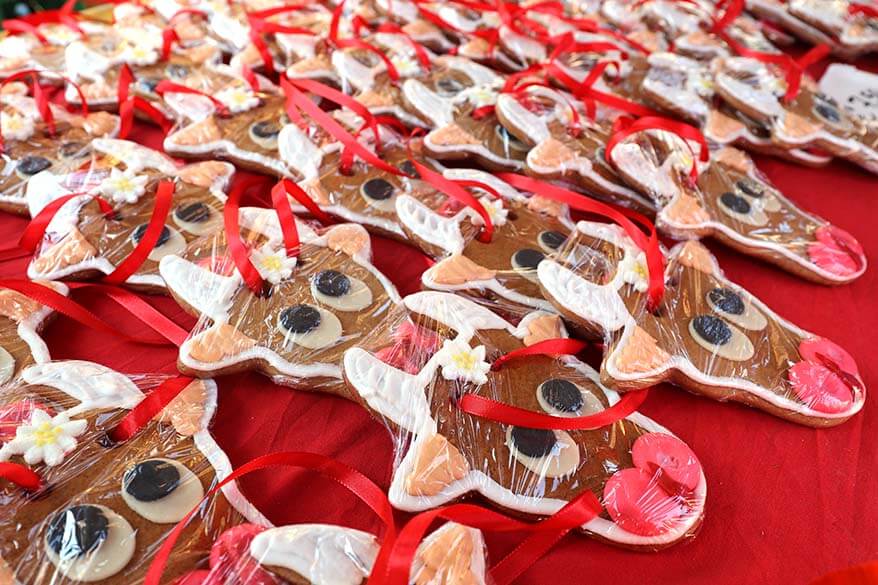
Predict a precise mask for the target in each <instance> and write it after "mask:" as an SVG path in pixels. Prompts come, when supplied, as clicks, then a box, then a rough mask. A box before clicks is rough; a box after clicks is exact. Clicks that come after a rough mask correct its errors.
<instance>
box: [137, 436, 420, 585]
mask: <svg viewBox="0 0 878 585" xmlns="http://www.w3.org/2000/svg"><path fill="white" fill-rule="evenodd" d="M268 467H301V468H304V469H309V470H312V471H316V472H318V473H320V474H321V475H323V476H324V477H328V478H329V479H332V480H333V481H335V482H336V483H338V484H340V485H342V486H343V487H345V488H346V489H348V490H349V491H350V492H351V493H353V494H354V495H355V496H357V497H358V498H359V499H360V500H361V501H363V502H364V503H365V504H366V505H367V506H369V508H371V509H372V511H373V512H375V514H376V515H377V516H378V518H380V519H381V521H382V522H383V523H384V526H385V530H384V536H383V538H382V547H381V551H380V552H379V554H378V558H377V559H376V560H375V564H376V566H379V565H380V566H386V564H387V555H389V554H390V552H391V551H392V546H391V545H392V543H393V542H394V540H395V538H396V524H395V522H394V518H393V509H392V508H391V506H390V502H389V501H388V500H387V496H386V495H385V494H384V491H383V490H382V489H381V488H379V487H378V486H377V485H375V484H374V483H373V482H372V480H370V479H369V478H368V477H366V476H365V475H363V474H362V473H360V472H359V471H357V470H356V469H353V468H351V467H348V466H347V465H345V464H344V463H341V462H339V461H336V460H335V459H332V458H330V457H326V456H324V455H318V454H316V453H303V452H297V451H284V452H279V453H271V454H268V455H263V456H261V457H257V458H256V459H253V460H251V461H249V462H247V463H245V464H244V465H242V466H240V467H239V468H237V469H236V470H234V471H233V472H232V473H231V474H229V476H228V477H227V478H225V479H224V480H222V481H221V482H219V483H218V484H217V485H216V486H214V487H213V488H212V489H211V490H210V491H209V492H207V493H206V494H204V498H202V500H201V502H199V504H198V505H197V506H195V507H194V508H193V509H192V511H190V512H189V513H188V514H187V515H186V517H185V518H183V519H182V520H181V521H180V522H179V523H178V524H177V525H176V526H175V527H174V529H173V530H171V532H170V533H169V534H168V537H167V538H166V539H165V542H164V543H163V544H162V546H161V548H160V549H159V550H158V551H157V552H156V554H155V557H154V558H153V560H152V562H151V563H150V566H149V569H148V570H147V572H146V576H145V577H144V580H143V583H144V585H161V579H162V573H164V570H165V567H166V566H167V564H168V559H170V557H171V554H172V552H173V550H174V545H175V544H176V543H177V539H179V538H180V534H182V532H183V530H184V529H185V528H186V525H187V524H188V523H189V521H190V520H191V519H192V517H193V516H194V515H195V514H196V513H197V512H198V510H200V509H201V505H202V504H203V503H204V502H206V501H207V499H208V498H210V497H212V496H213V495H214V494H216V493H217V492H218V491H219V490H220V489H221V488H222V487H223V486H225V485H227V484H228V483H230V482H232V481H234V480H236V479H238V478H240V477H243V476H245V475H248V474H250V473H252V472H254V471H258V470H260V469H265V468H268ZM373 574H374V573H373ZM376 582H377V581H376ZM405 585H408V572H406V582H405Z"/></svg>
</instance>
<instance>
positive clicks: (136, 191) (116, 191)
mask: <svg viewBox="0 0 878 585" xmlns="http://www.w3.org/2000/svg"><path fill="white" fill-rule="evenodd" d="M147 181H149V177H147V176H146V175H135V174H134V173H132V172H128V171H126V172H122V171H120V170H119V169H117V168H114V169H113V170H112V171H110V176H109V177H107V178H106V179H104V180H103V182H101V184H100V186H99V187H98V190H99V191H100V192H101V195H104V196H106V197H109V198H111V199H112V200H113V201H115V202H116V203H137V200H138V199H140V196H141V195H143V194H144V193H145V192H146V183H147Z"/></svg>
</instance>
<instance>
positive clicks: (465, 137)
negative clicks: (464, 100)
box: [424, 122, 481, 150]
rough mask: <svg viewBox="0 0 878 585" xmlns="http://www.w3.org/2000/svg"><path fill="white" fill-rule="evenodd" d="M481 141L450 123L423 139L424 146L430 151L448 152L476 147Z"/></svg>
mask: <svg viewBox="0 0 878 585" xmlns="http://www.w3.org/2000/svg"><path fill="white" fill-rule="evenodd" d="M480 144H481V141H480V140H479V139H478V138H476V137H475V136H473V135H472V134H470V133H469V132H467V131H466V130H464V129H463V128H462V127H460V126H459V125H457V124H455V123H454V122H451V123H450V124H446V125H444V126H442V127H440V128H437V129H436V130H433V131H432V132H430V133H429V134H427V136H425V137H424V145H425V146H427V148H430V149H438V150H449V149H453V148H454V147H457V146H478V145H480Z"/></svg>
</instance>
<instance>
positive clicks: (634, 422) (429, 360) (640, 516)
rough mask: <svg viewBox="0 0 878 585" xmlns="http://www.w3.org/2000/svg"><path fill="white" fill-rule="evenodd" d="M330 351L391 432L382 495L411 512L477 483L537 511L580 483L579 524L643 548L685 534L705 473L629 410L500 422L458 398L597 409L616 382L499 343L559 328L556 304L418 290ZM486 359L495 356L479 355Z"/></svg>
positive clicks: (489, 493)
mask: <svg viewBox="0 0 878 585" xmlns="http://www.w3.org/2000/svg"><path fill="white" fill-rule="evenodd" d="M403 304H404V308H405V311H397V312H396V313H395V314H393V315H392V316H390V317H389V318H388V321H386V322H385V325H384V326H383V327H381V328H380V329H376V330H375V331H373V332H371V333H370V335H369V336H367V337H366V338H365V339H364V340H363V342H362V343H361V344H359V345H360V346H359V347H356V348H353V349H349V350H348V351H347V352H346V353H345V355H344V360H343V367H344V376H345V381H346V382H347V384H348V387H349V389H350V391H351V392H352V394H353V395H354V396H353V397H354V398H355V399H356V400H359V401H360V402H362V403H363V404H365V405H366V406H367V407H368V408H369V409H370V410H371V411H372V412H373V413H374V414H375V415H376V416H379V417H381V418H382V419H383V420H384V421H385V422H386V424H387V425H388V427H389V428H390V429H391V430H392V431H393V432H394V434H395V436H396V438H397V445H398V452H397V461H396V465H395V470H394V474H393V478H392V480H391V486H390V490H389V498H390V501H391V503H392V504H393V505H394V506H395V507H397V508H400V509H402V510H407V511H422V510H428V509H431V508H435V507H438V506H441V505H444V504H447V503H449V502H452V501H455V500H458V499H460V498H464V497H468V496H472V495H475V494H479V495H480V496H482V498H483V499H485V500H487V501H488V502H489V503H490V504H491V505H493V506H497V507H500V508H502V509H504V510H506V511H509V512H512V513H513V514H514V515H520V516H523V517H530V518H532V517H539V516H548V515H551V514H553V513H555V512H557V511H558V510H559V509H560V508H561V507H562V506H564V504H565V503H567V502H569V501H570V500H572V499H574V498H575V497H577V496H578V495H580V494H582V493H584V492H585V491H586V490H589V491H591V492H592V493H593V494H594V495H595V496H596V497H597V498H598V499H600V500H601V502H602V505H603V508H604V510H603V512H602V513H601V514H600V515H599V516H598V517H596V518H594V519H592V520H591V521H589V522H588V523H586V524H585V525H584V526H582V530H583V531H585V532H586V533H588V534H590V535H592V536H594V537H596V538H598V539H600V540H603V541H606V542H609V543H611V544H614V545H618V546H623V547H629V548H635V549H643V550H654V549H659V548H663V547H666V546H670V545H672V544H675V543H677V542H679V541H681V540H684V539H686V538H688V537H690V536H692V535H693V534H694V532H695V529H696V528H697V527H698V525H699V524H700V522H701V519H702V515H703V511H704V504H705V497H706V493H707V488H706V482H705V479H704V475H703V473H702V470H701V465H700V464H699V462H698V459H697V457H696V456H695V454H694V453H693V452H692V451H691V450H690V449H689V448H688V447H687V446H686V445H685V444H684V443H683V442H682V441H680V440H679V439H677V438H676V437H674V436H673V435H672V434H671V433H670V432H669V431H668V430H667V429H665V428H663V427H661V426H660V425H658V424H657V423H655V422H653V421H652V420H650V419H648V418H647V417H645V416H643V415H641V414H639V413H633V414H630V415H628V416H627V417H624V418H620V419H619V420H616V422H613V423H612V424H608V425H606V426H601V427H599V428H597V429H594V430H571V431H563V430H554V431H552V430H538V429H532V428H526V427H518V426H509V425H505V424H501V423H499V422H495V421H493V420H491V419H487V418H481V417H477V416H474V415H471V414H468V413H467V412H465V411H463V410H461V409H460V408H459V406H458V404H459V401H460V400H461V398H462V397H463V396H465V395H467V394H474V395H477V396H480V397H483V398H487V399H492V400H496V401H499V402H502V403H504V404H507V405H511V406H514V407H518V408H522V409H526V410H529V411H532V412H535V413H541V414H550V415H554V416H559V417H569V416H583V415H589V414H595V413H599V412H601V411H603V410H605V409H607V408H610V407H612V405H614V404H616V403H617V402H618V400H619V397H618V395H617V394H616V393H615V392H613V391H611V390H609V389H607V388H605V387H604V386H602V385H601V384H600V381H599V378H598V374H597V373H596V372H595V371H594V370H592V369H591V368H590V367H589V366H587V365H586V364H584V363H583V362H580V361H579V360H578V359H576V358H575V357H573V356H561V357H551V356H548V355H526V356H525V355H521V356H518V357H517V358H516V359H513V360H509V361H507V362H505V363H503V365H502V366H500V364H499V362H498V361H497V360H498V359H499V358H501V356H503V355H506V354H508V353H509V352H512V351H515V350H519V349H521V348H527V347H532V346H533V345H534V344H536V343H538V342H541V341H545V340H549V339H557V338H561V337H565V336H566V330H565V328H564V325H563V324H562V322H561V319H560V317H559V316H558V315H556V314H553V313H548V312H543V311H535V312H530V313H528V314H527V315H525V316H524V317H523V318H522V319H521V320H520V321H519V323H518V325H513V324H512V323H510V322H508V321H506V320H504V319H502V318H501V317H499V316H498V315H497V314H496V313H494V312H492V311H491V310H490V309H489V308H488V307H486V306H483V305H478V304H476V303H474V302H472V301H470V300H468V299H466V298H465V297H462V296H457V295H452V294H448V293H441V292H421V293H416V294H413V295H409V296H408V297H406V298H405V299H403ZM492 363H493V364H494V366H497V367H494V366H492Z"/></svg>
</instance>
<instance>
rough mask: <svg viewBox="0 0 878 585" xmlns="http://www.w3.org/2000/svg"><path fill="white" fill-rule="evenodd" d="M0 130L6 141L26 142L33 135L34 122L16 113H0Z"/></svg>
mask: <svg viewBox="0 0 878 585" xmlns="http://www.w3.org/2000/svg"><path fill="white" fill-rule="evenodd" d="M0 130H2V132H3V137H4V138H6V139H7V140H27V139H28V138H30V137H31V136H33V133H34V121H33V120H32V119H30V118H29V117H27V116H22V115H21V114H19V113H18V112H13V113H7V112H0Z"/></svg>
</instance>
